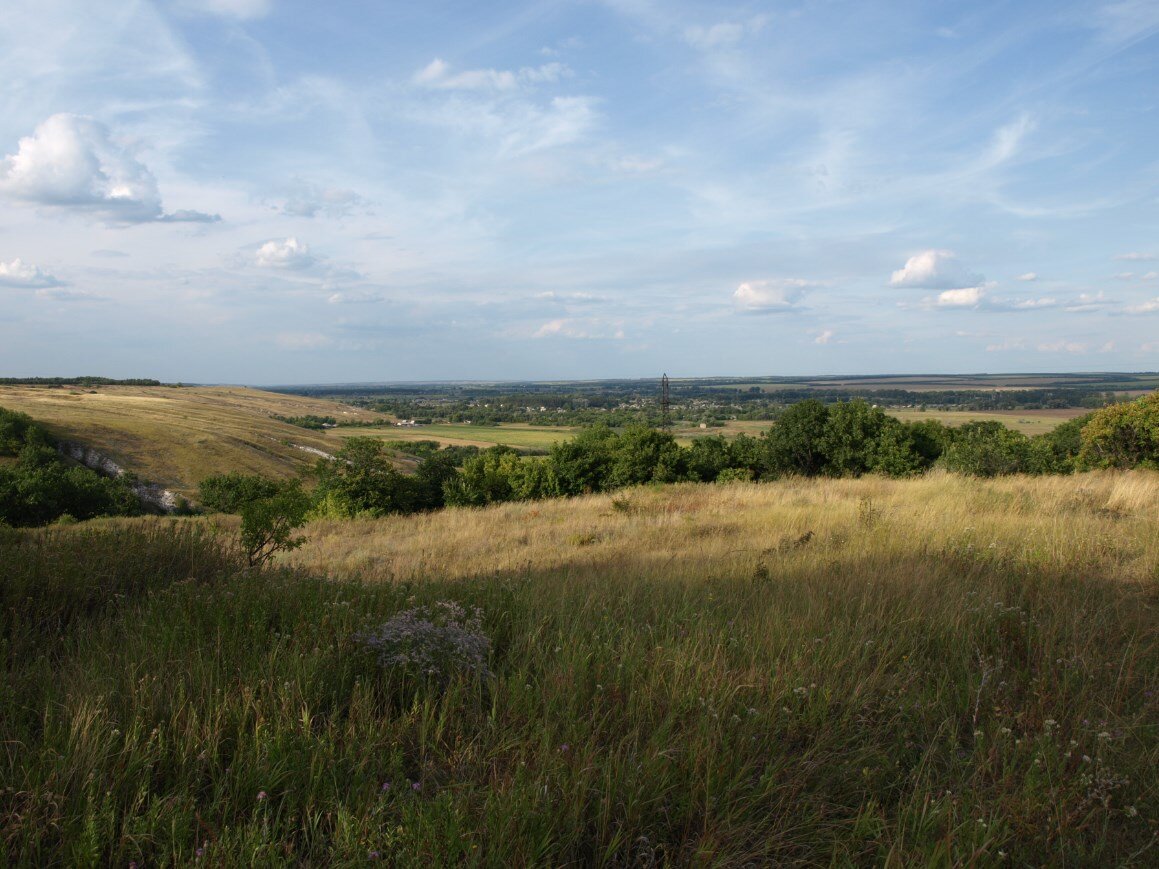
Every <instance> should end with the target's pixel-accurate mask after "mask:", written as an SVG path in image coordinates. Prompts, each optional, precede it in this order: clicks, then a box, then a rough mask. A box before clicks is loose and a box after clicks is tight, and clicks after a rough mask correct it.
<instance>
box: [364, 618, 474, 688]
mask: <svg viewBox="0 0 1159 869" xmlns="http://www.w3.org/2000/svg"><path fill="white" fill-rule="evenodd" d="M355 639H356V640H357V641H358V642H359V643H360V644H361V645H362V646H363V647H365V648H366V649H367V650H368V651H370V652H372V653H373V654H374V655H375V657H376V658H377V659H378V663H379V664H380V665H381V666H382V667H383V668H385V669H392V670H401V671H402V672H404V673H406V674H408V675H412V676H416V677H419V678H422V679H431V680H434V681H436V682H439V683H446V682H448V681H450V679H451V678H452V677H453V676H455V675H456V674H464V675H475V676H481V677H484V678H486V677H490V675H491V671H490V670H489V669H488V668H487V656H488V654H489V653H490V651H491V641H490V640H489V639H488V638H487V635H486V634H484V633H483V611H482V610H480V609H479V608H478V607H471V608H470V609H467V608H465V607H463V606H462V605H461V604H458V603H456V602H455V601H439V602H438V603H435V604H432V605H429V606H420V607H415V608H413V609H408V610H403V611H402V612H400V613H398V614H396V615H394V616H392V617H391V618H390V619H388V620H387V621H385V622H383V623H382V624H381V625H379V626H378V627H377V628H374V629H372V630H369V631H366V632H364V633H361V634H359V635H357V636H356V637H355Z"/></svg>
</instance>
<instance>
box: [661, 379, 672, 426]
mask: <svg viewBox="0 0 1159 869" xmlns="http://www.w3.org/2000/svg"><path fill="white" fill-rule="evenodd" d="M660 427H661V428H664V429H670V428H672V397H671V394H670V393H669V391H668V375H667V374H665V375H664V376H663V377H662V378H660Z"/></svg>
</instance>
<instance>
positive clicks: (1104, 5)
mask: <svg viewBox="0 0 1159 869" xmlns="http://www.w3.org/2000/svg"><path fill="white" fill-rule="evenodd" d="M1155 369H1159V0H1123V2H1082V3H1078V2H1075V3H1068V2H1063V0H1059V2H1027V0H1023V2H987V0H974V2H929V0H927V2H891V3H884V2H882V3H866V2H839V0H833V2H821V0H818V2H780V3H743V4H725V3H693V2H681V0H673V2H651V0H602V2H600V0H580V2H567V0H551V2H539V3H533V2H489V3H477V2H454V3H441V2H426V3H421V4H420V3H401V2H384V3H361V2H360V3H352V2H342V0H331V2H327V3H317V2H306V0H151V2H147V0H36V2H25V0H6V2H5V3H4V8H3V12H2V14H0V373H2V374H5V375H37V374H39V375H67V374H75V373H94V374H104V375H108V376H155V377H160V378H163V379H168V380H185V381H200V382H235V383H236V382H246V383H259V384H260V383H292V382H334V381H363V380H435V379H562V378H587V377H591V378H596V377H621V376H623V377H631V376H653V375H657V374H658V373H659V372H661V371H667V372H668V373H669V374H672V375H676V376H696V375H721V374H814V373H851V374H857V373H893V372H897V373H902V372H982V371H992V372H995V371H1074V370H1155Z"/></svg>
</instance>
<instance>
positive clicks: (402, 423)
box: [395, 419, 419, 428]
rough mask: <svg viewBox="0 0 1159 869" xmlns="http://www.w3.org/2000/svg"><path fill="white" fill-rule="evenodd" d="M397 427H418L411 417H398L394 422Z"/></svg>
mask: <svg viewBox="0 0 1159 869" xmlns="http://www.w3.org/2000/svg"><path fill="white" fill-rule="evenodd" d="M395 425H396V426H398V427H399V428H418V426H419V424H418V423H417V422H415V421H414V420H413V419H400V420H398V422H396V423H395Z"/></svg>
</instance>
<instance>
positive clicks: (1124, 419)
mask: <svg viewBox="0 0 1159 869" xmlns="http://www.w3.org/2000/svg"><path fill="white" fill-rule="evenodd" d="M1081 437H1082V447H1081V449H1080V451H1079V457H1078V463H1079V465H1080V466H1082V467H1084V468H1135V467H1140V466H1142V467H1148V468H1159V392H1152V393H1151V394H1150V395H1145V396H1143V397H1142V398H1138V399H1135V400H1134V401H1127V402H1122V403H1121V404H1112V405H1108V406H1107V407H1104V408H1102V409H1101V410H1096V411H1095V412H1094V413H1093V414H1091V417H1090V420H1089V421H1088V422H1087V424H1086V425H1085V426H1083V429H1082V435H1081Z"/></svg>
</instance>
